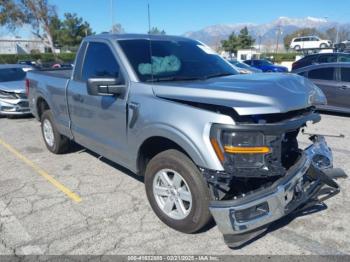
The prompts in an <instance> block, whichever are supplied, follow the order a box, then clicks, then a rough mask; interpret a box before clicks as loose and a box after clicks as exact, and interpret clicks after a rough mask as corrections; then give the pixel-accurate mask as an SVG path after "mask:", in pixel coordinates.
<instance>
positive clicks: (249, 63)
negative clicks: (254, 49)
mask: <svg viewBox="0 0 350 262" xmlns="http://www.w3.org/2000/svg"><path fill="white" fill-rule="evenodd" d="M244 63H246V64H247V65H252V61H250V60H247V61H244Z"/></svg>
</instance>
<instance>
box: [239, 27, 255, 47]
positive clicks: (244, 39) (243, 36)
mask: <svg viewBox="0 0 350 262" xmlns="http://www.w3.org/2000/svg"><path fill="white" fill-rule="evenodd" d="M238 40H239V43H240V48H241V49H246V48H251V47H252V46H253V45H254V43H255V39H253V37H252V36H251V35H249V31H248V28H247V27H244V28H242V29H241V31H240V32H239V35H238Z"/></svg>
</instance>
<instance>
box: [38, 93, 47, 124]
mask: <svg viewBox="0 0 350 262" xmlns="http://www.w3.org/2000/svg"><path fill="white" fill-rule="evenodd" d="M35 109H36V112H37V116H38V119H39V120H40V119H41V116H42V114H43V113H44V111H46V110H49V109H50V106H49V103H48V102H47V101H46V99H45V98H44V97H43V96H39V97H38V98H37V100H36V105H35Z"/></svg>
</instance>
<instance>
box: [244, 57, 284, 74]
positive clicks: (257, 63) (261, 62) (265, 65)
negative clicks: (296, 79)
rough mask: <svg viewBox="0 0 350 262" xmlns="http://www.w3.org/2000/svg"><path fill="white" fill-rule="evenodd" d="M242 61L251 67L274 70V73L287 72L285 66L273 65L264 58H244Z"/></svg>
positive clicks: (268, 70) (264, 70) (267, 70)
mask: <svg viewBox="0 0 350 262" xmlns="http://www.w3.org/2000/svg"><path fill="white" fill-rule="evenodd" d="M244 63H246V64H247V65H249V66H251V67H254V68H257V69H259V70H261V71H263V72H276V73H285V72H288V68H287V67H284V66H279V65H275V64H273V63H272V62H270V61H269V60H266V59H256V60H245V61H244Z"/></svg>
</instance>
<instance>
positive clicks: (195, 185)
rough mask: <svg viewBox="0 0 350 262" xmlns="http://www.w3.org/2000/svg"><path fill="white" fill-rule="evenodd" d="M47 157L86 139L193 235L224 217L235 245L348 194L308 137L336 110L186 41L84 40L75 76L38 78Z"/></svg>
mask: <svg viewBox="0 0 350 262" xmlns="http://www.w3.org/2000/svg"><path fill="white" fill-rule="evenodd" d="M27 78H28V81H27V82H28V84H29V87H28V89H29V101H30V108H31V111H32V113H33V114H34V115H35V116H36V118H37V119H38V120H40V121H41V129H42V134H43V138H44V141H45V143H46V146H47V148H48V149H49V150H50V151H51V152H53V153H56V154H58V153H63V152H65V151H66V150H67V149H68V147H69V144H70V142H71V141H74V142H76V143H78V144H80V145H82V146H84V147H86V148H88V149H90V150H92V151H95V152H96V153H98V154H99V155H101V156H103V157H105V158H107V159H110V160H112V161H114V162H116V163H118V164H120V165H122V166H124V167H126V168H128V169H130V170H131V171H132V172H134V173H136V174H139V175H140V176H144V181H145V188H146V193H147V197H148V200H149V202H150V205H151V206H152V209H153V210H154V212H155V213H156V214H157V216H158V217H159V218H160V219H161V220H162V221H163V222H164V223H165V224H167V225H168V226H170V227H172V228H174V229H176V230H179V231H181V232H185V233H194V232H197V231H199V230H200V229H202V228H203V227H204V226H205V225H206V224H207V223H208V222H210V220H211V219H212V218H214V219H215V221H216V223H217V225H218V228H219V229H220V231H221V232H222V233H223V235H224V240H225V242H226V243H227V244H228V245H229V246H230V247H239V246H241V245H242V244H244V243H246V242H247V241H248V240H250V239H252V238H254V237H256V236H257V235H259V234H261V233H262V232H263V231H264V230H266V228H268V226H269V224H271V223H272V222H274V221H276V220H278V219H280V218H282V217H284V216H286V215H288V214H290V213H291V212H298V211H299V212H300V211H302V210H305V209H308V208H310V207H312V206H313V205H315V203H318V202H320V201H323V200H325V199H326V198H329V197H331V196H333V195H335V194H336V193H338V192H339V187H338V185H337V183H336V182H334V179H335V178H338V177H341V176H345V174H344V172H343V171H342V170H340V169H334V168H333V166H332V154H331V150H330V149H329V148H328V146H327V144H326V142H325V139H324V138H323V137H322V136H319V135H313V136H311V137H310V140H311V141H310V146H309V147H307V148H306V149H301V148H300V147H299V146H298V141H297V136H298V133H299V132H300V131H301V129H302V128H304V127H306V125H307V124H312V123H316V122H318V121H320V115H319V114H317V113H315V112H314V106H316V105H318V104H323V103H325V102H326V100H325V97H324V95H323V93H322V92H321V91H320V89H319V88H317V87H316V86H315V85H314V84H312V83H311V82H310V81H309V80H307V79H305V78H303V77H300V76H297V75H291V74H254V75H239V74H237V72H236V71H235V70H234V69H233V67H232V66H231V65H230V64H229V63H228V62H227V61H225V60H224V59H222V58H221V57H220V56H218V55H217V54H215V53H214V52H213V51H212V50H211V49H210V48H209V47H208V46H206V45H204V44H203V43H201V42H198V41H195V40H191V39H188V38H183V37H175V36H153V35H152V36H151V35H128V34H126V35H122V34H121V35H109V34H102V35H97V36H91V37H87V38H86V39H84V41H83V42H82V44H81V47H80V49H79V52H78V54H77V57H76V61H75V66H74V69H73V72H71V71H65V70H55V71H36V72H34V71H33V72H29V73H28V77H27Z"/></svg>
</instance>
